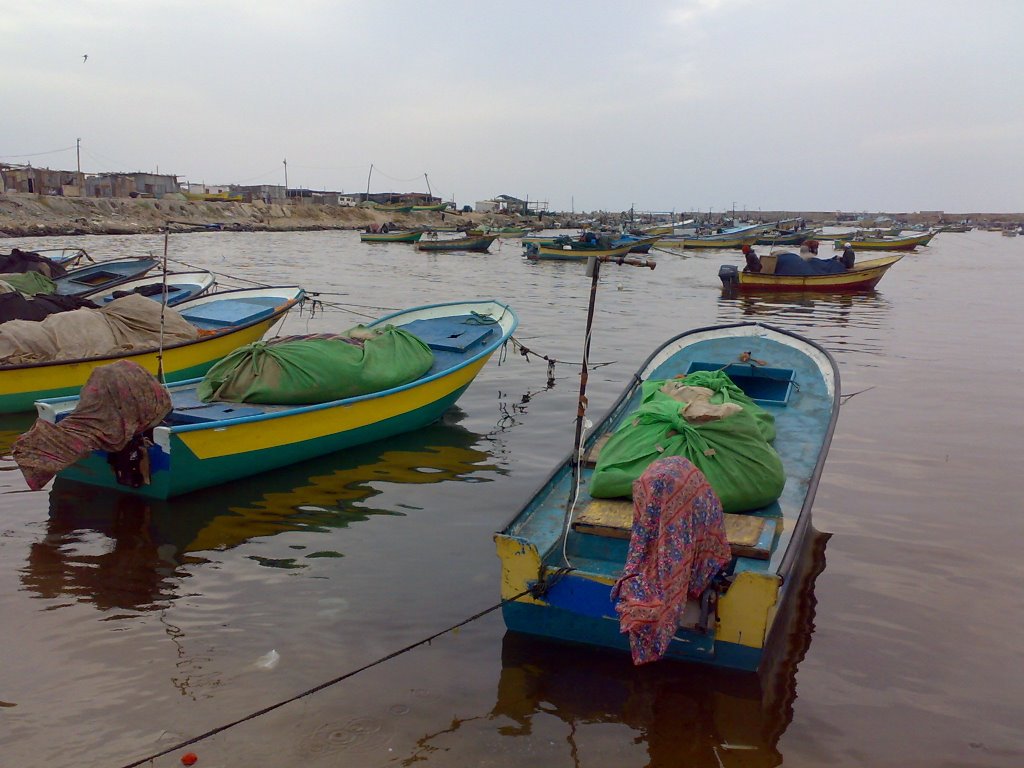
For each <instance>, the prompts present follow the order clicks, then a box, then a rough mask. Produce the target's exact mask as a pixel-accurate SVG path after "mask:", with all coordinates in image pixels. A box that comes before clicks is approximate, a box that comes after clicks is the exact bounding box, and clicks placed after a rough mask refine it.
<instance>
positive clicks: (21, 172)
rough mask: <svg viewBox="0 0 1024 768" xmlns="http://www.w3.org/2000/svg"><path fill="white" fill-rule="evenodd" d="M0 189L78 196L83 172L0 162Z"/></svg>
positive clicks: (81, 186)
mask: <svg viewBox="0 0 1024 768" xmlns="http://www.w3.org/2000/svg"><path fill="white" fill-rule="evenodd" d="M0 177H2V179H3V181H2V184H0V189H2V190H4V191H7V192H28V193H30V194H37V195H61V196H64V197H80V196H81V195H82V190H83V188H84V187H85V174H84V173H80V172H79V171H54V170H51V169H49V168H33V167H32V166H31V165H8V164H3V163H0Z"/></svg>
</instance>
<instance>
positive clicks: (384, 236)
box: [359, 229, 423, 243]
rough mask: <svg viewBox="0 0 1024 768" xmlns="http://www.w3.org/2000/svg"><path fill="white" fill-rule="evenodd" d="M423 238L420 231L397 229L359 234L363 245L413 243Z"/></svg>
mask: <svg viewBox="0 0 1024 768" xmlns="http://www.w3.org/2000/svg"><path fill="white" fill-rule="evenodd" d="M421 237H423V230H422V229H397V230H392V231H390V232H360V233H359V239H360V240H361V241H363V242H364V243H415V242H416V241H418V240H419V239H420V238H421Z"/></svg>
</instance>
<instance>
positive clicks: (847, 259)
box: [839, 243, 857, 269]
mask: <svg viewBox="0 0 1024 768" xmlns="http://www.w3.org/2000/svg"><path fill="white" fill-rule="evenodd" d="M856 258H857V256H856V254H855V253H854V252H853V245H852V244H850V243H843V255H842V256H840V257H839V263H840V264H842V265H843V266H844V267H846V268H847V269H853V263H854V261H855V260H856Z"/></svg>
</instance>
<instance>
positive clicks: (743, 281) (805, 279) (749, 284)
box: [718, 254, 903, 292]
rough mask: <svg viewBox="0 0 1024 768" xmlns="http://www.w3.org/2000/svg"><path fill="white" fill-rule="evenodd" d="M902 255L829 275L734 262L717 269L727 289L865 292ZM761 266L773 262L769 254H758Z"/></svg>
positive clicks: (862, 262)
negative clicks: (747, 266) (754, 267)
mask: <svg viewBox="0 0 1024 768" xmlns="http://www.w3.org/2000/svg"><path fill="white" fill-rule="evenodd" d="M902 258H903V254H897V255H895V256H884V257H882V258H878V259H868V260H866V261H858V262H857V263H856V264H854V266H853V268H852V269H848V270H846V271H845V272H836V273H834V274H828V275H776V274H774V273H772V272H769V271H765V270H762V271H761V272H744V271H742V270H740V268H739V267H737V266H735V265H733V264H723V265H722V266H721V267H720V268H719V270H718V277H719V278H720V279H721V281H722V288H723V289H724V290H727V291H734V290H739V291H833V292H838V291H868V290H871V289H872V288H874V287H875V286H876V285H878V281H879V280H881V279H882V277H883V276H884V275H885V273H886V272H888V271H889V268H890V267H891V266H892V265H893V264H895V263H896V262H898V261H899V260H900V259H902ZM761 263H762V265H763V266H765V267H768V266H770V265H771V264H772V256H771V255H765V256H762V257H761Z"/></svg>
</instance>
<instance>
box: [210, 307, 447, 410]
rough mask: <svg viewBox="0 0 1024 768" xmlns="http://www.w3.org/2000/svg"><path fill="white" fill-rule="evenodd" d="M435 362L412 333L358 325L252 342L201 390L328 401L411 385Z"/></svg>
mask: <svg viewBox="0 0 1024 768" xmlns="http://www.w3.org/2000/svg"><path fill="white" fill-rule="evenodd" d="M433 362H434V353H433V352H431V351H430V347H428V346H427V345H426V344H425V343H424V342H423V341H421V340H420V339H418V338H417V337H416V336H414V335H413V334H411V333H409V332H408V331H405V330H402V329H401V328H395V327H394V326H390V325H389V326H387V327H385V328H383V329H379V330H378V329H367V328H364V327H363V326H357V327H356V328H353V329H351V330H349V331H346V332H345V333H343V334H338V335H330V336H288V337H284V338H280V339H271V340H269V341H257V342H254V343H252V344H248V345H246V346H244V347H242V348H240V349H237V350H235V351H234V352H232V353H231V354H230V355H228V356H227V357H225V358H224V359H223V360H221V361H220V362H219V363H217V364H216V365H215V366H213V368H211V369H210V370H209V371H208V372H207V374H206V376H205V378H204V379H203V381H202V382H200V384H199V388H198V390H197V394H198V396H199V399H200V400H202V401H203V402H210V401H212V400H223V401H228V402H233V403H265V404H270V405H311V404H314V403H326V402H330V401H332V400H340V399H342V398H346V397H356V396H357V395H366V394H370V393H373V392H381V391H383V390H385V389H390V388H392V387H398V386H401V385H402V384H408V383H409V382H411V381H415V380H416V379H418V378H419V377H420V376H422V375H423V374H425V373H426V372H427V371H429V370H430V366H431V365H433Z"/></svg>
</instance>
